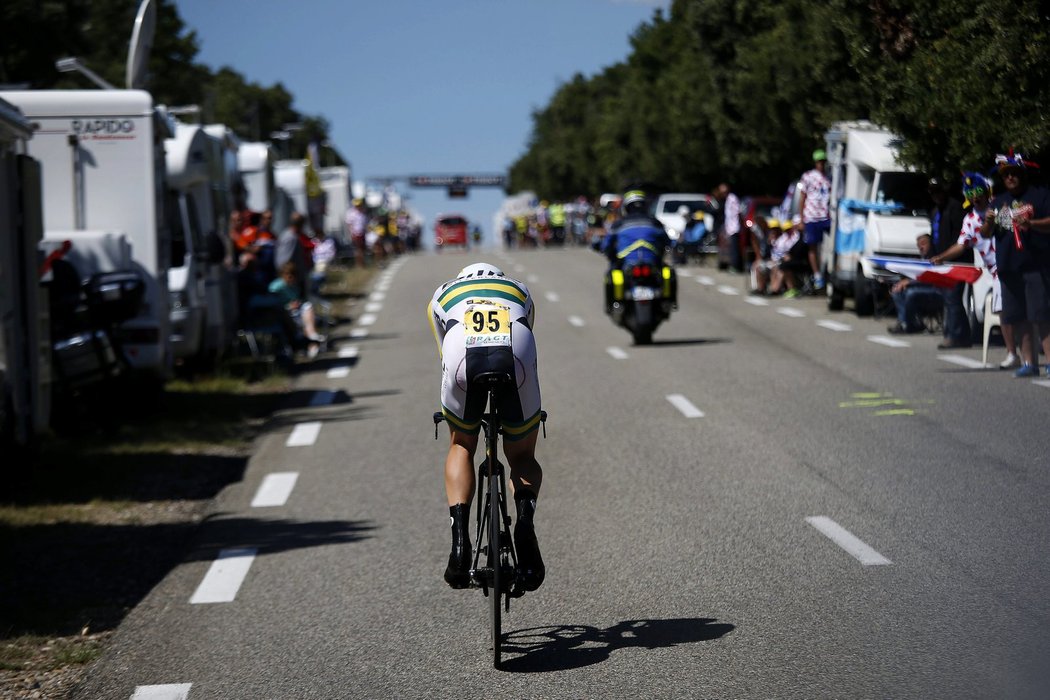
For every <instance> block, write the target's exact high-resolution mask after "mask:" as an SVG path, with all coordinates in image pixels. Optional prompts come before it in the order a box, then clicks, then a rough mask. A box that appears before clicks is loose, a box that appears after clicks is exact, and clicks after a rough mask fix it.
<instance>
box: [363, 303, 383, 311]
mask: <svg viewBox="0 0 1050 700" xmlns="http://www.w3.org/2000/svg"><path fill="white" fill-rule="evenodd" d="M382 310H383V305H382V304H381V303H380V302H378V301H370V302H368V303H367V304H365V311H367V312H368V313H370V314H374V313H378V312H380V311H382Z"/></svg>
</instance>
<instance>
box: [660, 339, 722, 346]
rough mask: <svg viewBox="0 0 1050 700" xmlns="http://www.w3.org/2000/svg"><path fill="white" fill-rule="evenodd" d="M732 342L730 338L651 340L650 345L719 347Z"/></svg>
mask: <svg viewBox="0 0 1050 700" xmlns="http://www.w3.org/2000/svg"><path fill="white" fill-rule="evenodd" d="M732 342H733V339H732V338H666V339H663V340H653V343H652V344H653V345H660V346H664V347H668V346H671V345H721V344H722V343H732Z"/></svg>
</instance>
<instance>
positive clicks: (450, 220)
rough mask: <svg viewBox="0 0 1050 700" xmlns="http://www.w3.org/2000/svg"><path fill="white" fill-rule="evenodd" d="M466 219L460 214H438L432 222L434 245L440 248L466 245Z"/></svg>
mask: <svg viewBox="0 0 1050 700" xmlns="http://www.w3.org/2000/svg"><path fill="white" fill-rule="evenodd" d="M467 227H468V225H467V219H466V217H464V216H463V215H461V214H438V216H437V218H436V219H435V220H434V245H435V246H436V247H437V248H442V247H444V246H447V245H461V246H463V247H464V248H466V247H467V246H468V243H467Z"/></svg>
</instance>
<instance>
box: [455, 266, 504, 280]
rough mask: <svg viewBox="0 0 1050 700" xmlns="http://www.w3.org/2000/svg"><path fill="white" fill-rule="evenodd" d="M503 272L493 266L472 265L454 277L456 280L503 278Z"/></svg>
mask: <svg viewBox="0 0 1050 700" xmlns="http://www.w3.org/2000/svg"><path fill="white" fill-rule="evenodd" d="M504 276H505V275H504V274H503V270H501V269H499V268H498V267H496V266H495V265H490V264H488V263H474V264H473V265H467V266H466V267H464V268H463V269H462V270H460V271H459V274H458V275H456V279H458V280H460V279H465V278H467V277H504Z"/></svg>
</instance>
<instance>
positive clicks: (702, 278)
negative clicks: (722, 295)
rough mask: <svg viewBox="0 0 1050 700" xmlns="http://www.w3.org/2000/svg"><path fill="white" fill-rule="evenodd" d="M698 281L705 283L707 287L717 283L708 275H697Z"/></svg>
mask: <svg viewBox="0 0 1050 700" xmlns="http://www.w3.org/2000/svg"><path fill="white" fill-rule="evenodd" d="M696 281H697V282H699V283H700V284H702V285H704V286H705V287H713V286H714V284H715V281H714V280H713V279H711V278H710V277H708V276H707V275H697V277H696Z"/></svg>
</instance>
